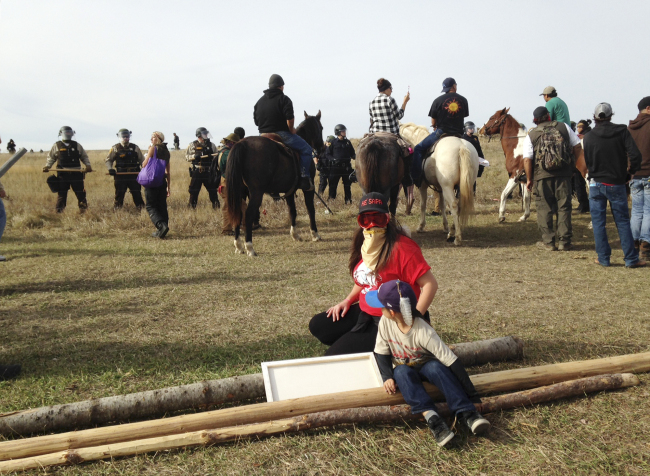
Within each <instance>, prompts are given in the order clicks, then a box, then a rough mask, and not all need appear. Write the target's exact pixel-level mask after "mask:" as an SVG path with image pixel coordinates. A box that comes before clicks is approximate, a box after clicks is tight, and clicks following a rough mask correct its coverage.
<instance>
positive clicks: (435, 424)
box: [427, 415, 456, 447]
mask: <svg viewBox="0 0 650 476" xmlns="http://www.w3.org/2000/svg"><path fill="white" fill-rule="evenodd" d="M427 425H429V429H430V430H431V433H433V437H434V438H435V439H436V443H438V446H440V447H443V446H445V445H447V444H448V443H449V442H450V441H451V440H452V439H453V438H454V436H456V435H455V433H454V432H453V431H451V430H450V429H449V427H448V426H447V424H446V423H445V422H444V420H443V419H442V418H440V416H437V415H436V416H433V417H431V418H429V420H428V421H427Z"/></svg>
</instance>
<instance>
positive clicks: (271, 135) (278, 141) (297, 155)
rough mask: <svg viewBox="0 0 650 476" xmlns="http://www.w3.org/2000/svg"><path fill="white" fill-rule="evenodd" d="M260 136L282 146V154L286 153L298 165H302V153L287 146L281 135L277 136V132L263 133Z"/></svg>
mask: <svg viewBox="0 0 650 476" xmlns="http://www.w3.org/2000/svg"><path fill="white" fill-rule="evenodd" d="M260 136H262V137H266V138H267V139H271V140H272V141H273V142H275V143H276V144H278V145H280V146H281V150H282V152H284V153H285V154H286V155H288V156H289V157H293V158H295V159H296V161H297V162H298V164H300V153H299V152H298V151H297V150H294V149H292V148H291V147H289V146H288V145H287V144H285V143H284V142H283V141H282V137H280V135H279V134H276V133H275V132H262V133H261V134H260Z"/></svg>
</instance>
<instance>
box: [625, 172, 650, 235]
mask: <svg viewBox="0 0 650 476" xmlns="http://www.w3.org/2000/svg"><path fill="white" fill-rule="evenodd" d="M630 191H631V192H632V218H631V219H630V226H631V227H632V237H633V238H634V239H635V240H641V241H645V242H646V243H650V178H648V177H645V178H641V179H634V180H632V181H631V182H630Z"/></svg>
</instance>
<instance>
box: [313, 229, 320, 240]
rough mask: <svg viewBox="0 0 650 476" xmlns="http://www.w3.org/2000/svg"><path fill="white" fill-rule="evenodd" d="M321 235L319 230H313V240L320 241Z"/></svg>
mask: <svg viewBox="0 0 650 476" xmlns="http://www.w3.org/2000/svg"><path fill="white" fill-rule="evenodd" d="M320 240H321V237H320V235H319V234H318V232H317V231H314V230H311V241H320Z"/></svg>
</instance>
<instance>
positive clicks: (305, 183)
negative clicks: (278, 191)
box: [299, 177, 314, 192]
mask: <svg viewBox="0 0 650 476" xmlns="http://www.w3.org/2000/svg"><path fill="white" fill-rule="evenodd" d="M299 188H301V189H302V190H304V191H305V192H311V191H312V190H314V182H313V180H312V179H311V177H301V179H300V185H299Z"/></svg>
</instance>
